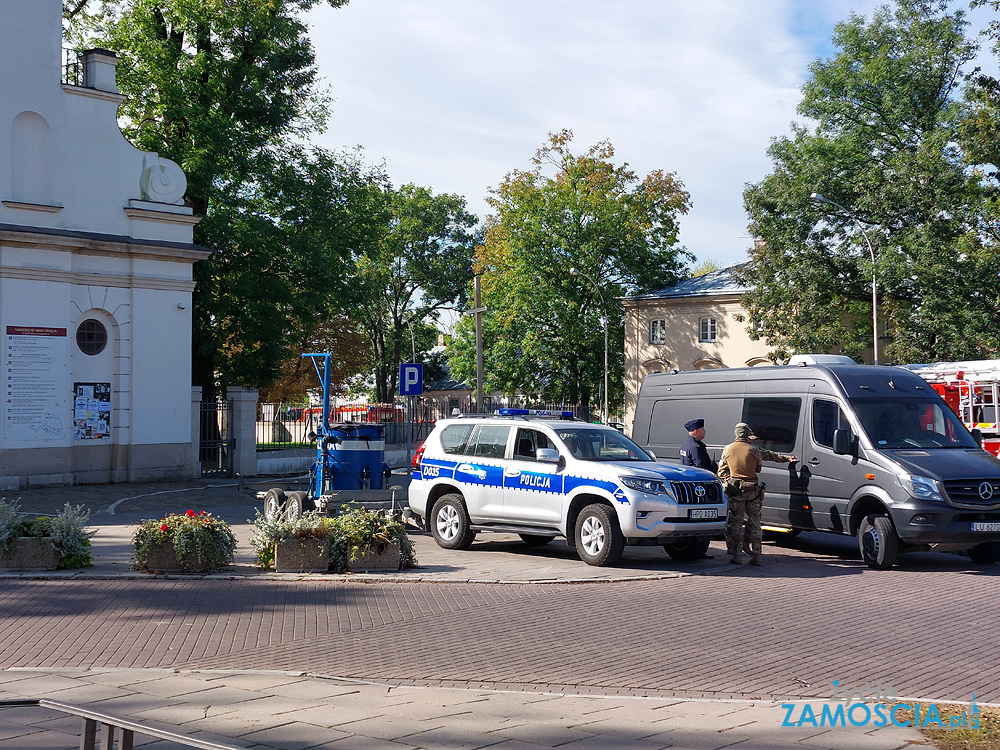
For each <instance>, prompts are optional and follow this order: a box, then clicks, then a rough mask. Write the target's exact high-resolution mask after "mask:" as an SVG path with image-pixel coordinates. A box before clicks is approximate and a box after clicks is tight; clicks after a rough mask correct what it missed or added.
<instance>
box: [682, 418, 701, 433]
mask: <svg viewBox="0 0 1000 750" xmlns="http://www.w3.org/2000/svg"><path fill="white" fill-rule="evenodd" d="M704 426H705V420H704V419H692V420H691V421H690V422H685V423H684V429H685V430H687V431H688V432H694V431H695V430H700V429H701V428H702V427H704Z"/></svg>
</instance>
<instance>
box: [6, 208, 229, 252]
mask: <svg viewBox="0 0 1000 750" xmlns="http://www.w3.org/2000/svg"><path fill="white" fill-rule="evenodd" d="M186 218H191V217H186ZM0 244H3V245H7V246H9V247H38V246H39V245H41V246H44V247H45V248H46V249H49V250H61V251H63V252H69V253H79V254H82V255H104V256H111V257H119V258H120V257H122V256H123V255H124V256H130V257H136V258H148V259H152V260H172V261H187V262H189V263H195V262H196V261H199V260H204V259H205V258H207V257H208V256H209V255H211V254H212V253H211V251H210V250H209V249H208V248H204V247H202V246H201V245H194V244H189V243H185V242H165V241H164V242H156V241H153V240H137V239H134V238H132V237H125V236H119V235H110V234H97V233H92V232H76V231H73V230H65V229H47V228H41V227H23V226H16V225H12V224H0Z"/></svg>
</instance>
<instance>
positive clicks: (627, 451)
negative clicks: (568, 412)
mask: <svg viewBox="0 0 1000 750" xmlns="http://www.w3.org/2000/svg"><path fill="white" fill-rule="evenodd" d="M556 435H558V436H559V439H560V440H562V441H563V443H565V444H566V448H567V449H568V450H569V452H570V453H572V454H573V455H574V456H576V457H577V458H579V459H581V460H583V461H652V460H653V459H652V458H650V456H649V454H648V453H646V451H644V450H643V449H642V448H640V447H639V446H638V445H636V444H635V443H633V442H632V441H631V440H629V439H628V438H627V437H625V436H624V435H622V434H621V433H620V432H618V430H611V429H604V428H594V427H582V426H581V427H562V426H560V427H557V428H556Z"/></svg>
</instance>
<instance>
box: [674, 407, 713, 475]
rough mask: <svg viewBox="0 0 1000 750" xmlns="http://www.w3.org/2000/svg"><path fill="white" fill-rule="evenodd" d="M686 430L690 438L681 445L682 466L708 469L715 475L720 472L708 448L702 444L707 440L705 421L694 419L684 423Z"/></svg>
mask: <svg viewBox="0 0 1000 750" xmlns="http://www.w3.org/2000/svg"><path fill="white" fill-rule="evenodd" d="M684 429H685V430H687V431H688V436H687V440H685V441H684V442H683V443H682V444H681V450H680V454H681V464H682V465H683V466H695V467H697V468H699V469H708V470H709V471H710V472H712V473H713V474H714V473H715V472H716V471H718V469H719V465H718V464H717V463H715V461H713V460H712V457H711V456H709V455H708V448H706V447H705V444H704V443H703V442H702V440H704V439H705V420H704V419H692V420H691V421H690V422H685V423H684Z"/></svg>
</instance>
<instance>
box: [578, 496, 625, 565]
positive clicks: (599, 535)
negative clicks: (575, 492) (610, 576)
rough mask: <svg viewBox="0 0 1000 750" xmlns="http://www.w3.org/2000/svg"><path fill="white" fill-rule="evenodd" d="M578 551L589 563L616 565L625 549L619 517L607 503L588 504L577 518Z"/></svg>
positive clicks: (582, 558) (581, 557)
mask: <svg viewBox="0 0 1000 750" xmlns="http://www.w3.org/2000/svg"><path fill="white" fill-rule="evenodd" d="M574 536H575V537H576V551H577V554H579V555H580V559H581V560H583V561H584V562H585V563H587V564H588V565H597V566H604V565H614V564H615V563H616V562H618V561H619V560H620V559H621V556H622V552H623V551H624V549H625V537H624V536H622V532H621V529H620V528H618V517H617V516H616V515H615V512H614V510H613V509H612V508H609V507H608V506H607V505H598V504H594V505H588V506H587V507H586V508H584V509H583V510H582V511H580V515H579V516H577V519H576V534H575V535H574Z"/></svg>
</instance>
